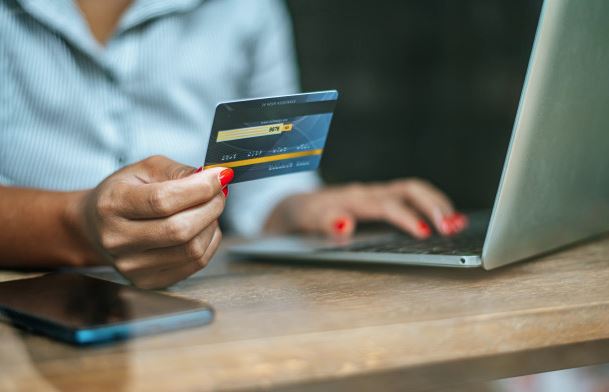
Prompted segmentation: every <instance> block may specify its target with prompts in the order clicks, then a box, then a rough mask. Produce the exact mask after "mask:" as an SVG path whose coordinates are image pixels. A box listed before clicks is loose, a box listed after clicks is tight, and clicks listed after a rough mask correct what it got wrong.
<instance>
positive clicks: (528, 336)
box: [0, 238, 609, 391]
mask: <svg viewBox="0 0 609 392" xmlns="http://www.w3.org/2000/svg"><path fill="white" fill-rule="evenodd" d="M107 274H108V273H106V275H107ZM25 275H26V274H19V273H9V272H2V273H0V280H7V279H13V278H19V277H22V276H25ZM102 275H103V274H102ZM110 277H114V276H110ZM170 291H171V292H172V293H174V294H176V295H181V296H185V297H190V298H196V299H200V300H204V301H206V302H208V303H210V304H212V305H213V306H214V307H215V308H216V310H217V317H216V320H215V322H214V323H213V324H212V325H210V326H208V327H202V328H198V329H191V330H184V331H180V332H173V333H167V334H164V335H157V336H151V337H146V338H141V339H136V340H134V341H130V342H126V343H122V344H117V345H111V346H103V347H93V348H76V347H71V346H67V345H64V344H61V343H57V342H54V341H51V340H48V339H46V338H44V337H38V336H32V335H29V334H28V333H25V332H22V331H18V330H15V329H13V328H12V327H10V326H8V325H4V324H2V325H0V339H1V344H0V390H12V389H15V390H34V389H40V390H53V388H57V389H60V390H73V391H82V390H87V391H90V390H96V389H98V390H104V391H123V390H146V391H149V390H158V389H165V390H172V391H178V390H189V391H193V390H212V389H260V388H269V389H280V390H327V389H328V387H332V388H333V389H334V390H349V391H351V390H379V388H380V386H382V387H383V390H391V389H401V390H404V389H408V390H427V389H429V388H436V387H450V385H451V384H467V383H475V382H481V381H485V380H491V379H496V378H501V377H509V376H515V375H521V374H529V373H533V372H540V371H547V370H554V369H561V368H568V367H576V366H584V365H590V364H597V363H603V362H609V239H607V238H606V239H602V240H599V241H596V242H592V243H588V244H586V245H581V246H578V247H577V248H572V249H569V250H566V251H563V252H561V253H557V254H553V255H549V256H546V257H544V258H542V259H538V260H534V261H529V262H525V263H520V264H516V265H512V266H509V267H504V268H502V269H499V270H494V271H490V272H488V271H483V270H454V269H440V268H423V267H401V266H379V265H376V266H375V265H345V264H333V265H320V264H302V263H301V264H294V263H285V264H282V263H262V262H256V263H254V262H247V261H236V260H230V259H229V258H228V257H226V256H224V255H223V254H219V255H218V257H216V259H215V261H214V262H213V264H212V265H211V266H210V267H208V269H206V270H205V271H203V272H202V273H200V274H197V275H196V276H194V277H192V278H190V279H188V280H187V281H184V282H182V283H180V284H178V285H177V286H175V287H173V288H171V290H170Z"/></svg>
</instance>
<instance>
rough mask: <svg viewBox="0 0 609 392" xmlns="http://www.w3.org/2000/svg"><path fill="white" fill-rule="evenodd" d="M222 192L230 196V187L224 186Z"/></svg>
mask: <svg viewBox="0 0 609 392" xmlns="http://www.w3.org/2000/svg"><path fill="white" fill-rule="evenodd" d="M222 193H224V197H228V187H227V186H225V187H224V188H222Z"/></svg>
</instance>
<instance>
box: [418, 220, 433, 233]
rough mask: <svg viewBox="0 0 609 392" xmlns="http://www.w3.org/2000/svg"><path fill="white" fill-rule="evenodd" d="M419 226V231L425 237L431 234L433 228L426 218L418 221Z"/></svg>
mask: <svg viewBox="0 0 609 392" xmlns="http://www.w3.org/2000/svg"><path fill="white" fill-rule="evenodd" d="M418 226H419V233H420V234H421V235H422V236H423V237H429V236H430V235H431V228H430V227H429V225H428V224H427V223H426V222H425V221H424V220H420V221H419V223H418Z"/></svg>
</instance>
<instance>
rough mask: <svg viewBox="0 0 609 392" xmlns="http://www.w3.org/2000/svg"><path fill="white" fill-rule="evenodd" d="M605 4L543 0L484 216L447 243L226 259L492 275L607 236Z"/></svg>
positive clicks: (379, 231) (307, 240)
mask: <svg viewBox="0 0 609 392" xmlns="http://www.w3.org/2000/svg"><path fill="white" fill-rule="evenodd" d="M608 20H609V1H607V0H586V1H582V0H546V1H545V2H544V4H543V7H542V11H541V16H540V20H539V23H538V27H537V33H536V36H535V41H534V44H533V49H532V52H531V57H530V60H529V66H528V70H527V74H526V78H525V82H524V86H523V88H522V95H521V98H520V103H519V106H518V111H517V114H516V119H515V122H514V128H513V131H512V137H511V141H510V145H509V148H508V152H507V156H506V159H505V163H504V167H503V172H502V175H501V181H500V183H499V189H498V191H497V195H496V198H495V203H494V205H493V208H492V211H488V212H477V213H473V214H471V215H470V226H469V228H468V229H467V230H465V231H464V232H463V233H462V234H460V235H457V236H455V237H451V238H444V237H440V236H437V237H432V238H430V239H429V240H425V241H420V240H415V239H413V238H411V237H409V236H408V235H407V234H404V233H400V232H398V231H396V230H391V229H387V228H383V227H377V228H373V229H371V230H370V231H367V232H363V233H358V234H357V235H355V236H354V237H353V238H352V239H350V240H349V241H348V242H346V243H337V242H334V241H333V240H329V239H323V238H311V237H302V236H284V237H266V238H264V237H263V238H260V239H257V240H254V241H251V242H248V243H244V244H240V245H237V246H233V247H232V248H231V249H230V250H231V252H232V253H233V254H236V255H240V256H245V257H249V258H252V257H254V258H267V259H268V258H274V259H281V260H289V259H298V260H317V261H326V262H327V261H334V262H336V261H345V262H350V263H353V262H365V263H392V264H405V265H426V266H447V267H460V268H471V267H483V268H485V269H493V268H496V267H500V266H503V265H506V264H510V263H513V262H516V261H519V260H523V259H527V258H531V257H534V256H537V255H540V254H543V253H547V252H549V251H552V250H555V249H557V248H562V247H564V246H567V245H569V244H572V243H576V242H579V241H582V240H585V239H588V238H591V237H594V236H598V235H601V234H603V233H606V232H609V39H608V38H609V23H607V21H608Z"/></svg>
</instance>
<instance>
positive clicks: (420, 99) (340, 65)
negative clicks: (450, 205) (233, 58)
mask: <svg viewBox="0 0 609 392" xmlns="http://www.w3.org/2000/svg"><path fill="white" fill-rule="evenodd" d="M288 5H289V7H290V10H291V12H292V15H293V18H294V26H295V33H296V44H297V48H298V54H299V60H300V65H301V75H302V86H303V89H304V90H305V91H310V90H320V89H330V88H337V89H338V90H339V91H340V93H341V98H340V100H339V105H338V109H337V112H336V116H335V118H334V121H333V126H332V130H331V132H330V138H329V140H328V144H327V149H326V153H325V156H324V159H323V163H322V176H323V177H324V179H325V180H326V181H328V182H331V183H340V182H344V181H351V180H359V181H375V180H387V179H392V178H397V177H404V176H419V177H423V178H427V179H429V180H431V181H432V182H433V183H435V184H436V185H438V186H439V187H441V188H442V189H444V190H445V191H446V192H447V193H448V194H449V195H450V196H451V197H453V198H454V199H455V201H456V203H457V204H458V205H459V206H460V207H461V208H476V207H482V206H489V205H491V204H492V201H493V198H494V194H495V191H496V187H497V184H498V181H499V175H500V172H501V166H502V164H503V159H504V157H505V152H506V149H507V144H508V141H509V136H510V131H511V128H512V125H513V120H514V115H515V111H516V106H517V103H518V98H519V95H520V91H521V87H522V82H523V79H524V74H525V70H526V66H527V63H528V57H529V54H530V50H531V45H532V42H533V37H534V33H535V27H536V24H537V18H538V15H539V11H540V6H541V1H540V0H509V1H506V0H402V1H395V0H376V1H370V0H366V1H364V0H288Z"/></svg>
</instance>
